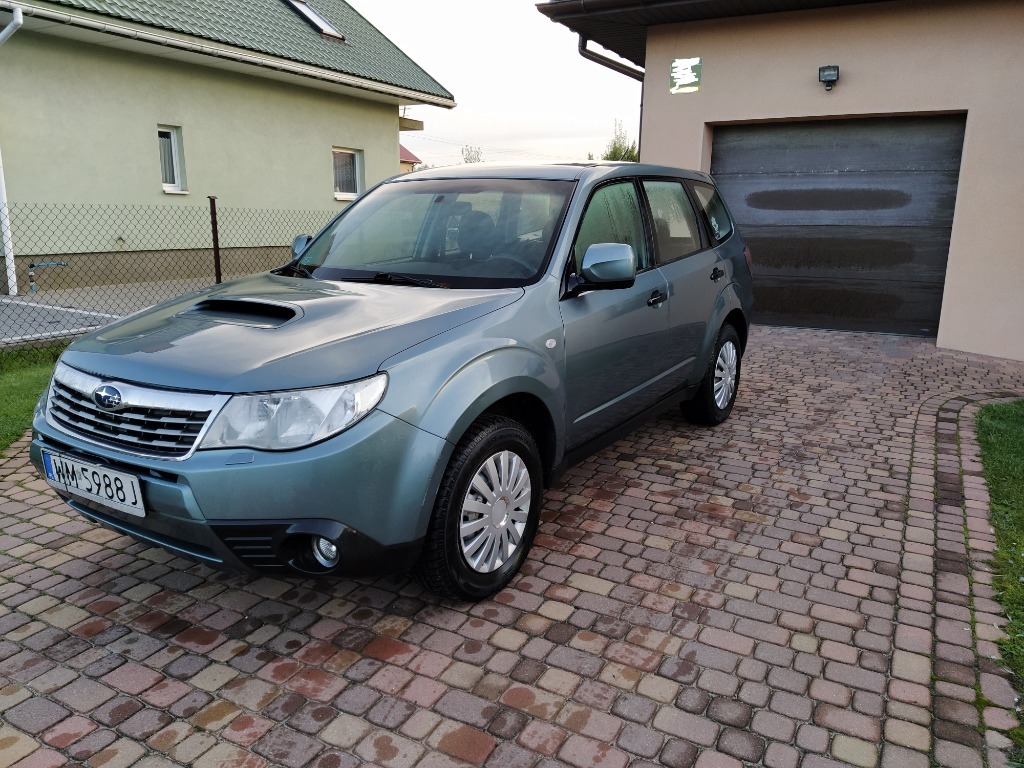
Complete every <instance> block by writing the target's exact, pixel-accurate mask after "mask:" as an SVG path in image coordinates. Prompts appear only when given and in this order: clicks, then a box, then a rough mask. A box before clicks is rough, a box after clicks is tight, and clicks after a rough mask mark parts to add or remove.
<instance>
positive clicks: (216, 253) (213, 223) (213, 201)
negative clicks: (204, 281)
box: [209, 195, 221, 283]
mask: <svg viewBox="0 0 1024 768" xmlns="http://www.w3.org/2000/svg"><path fill="white" fill-rule="evenodd" d="M209 198H210V228H211V229H212V230H213V275H214V278H215V279H216V281H217V282H218V283H220V282H221V277H220V233H219V232H218V231H217V196H216V195H210V196H209Z"/></svg>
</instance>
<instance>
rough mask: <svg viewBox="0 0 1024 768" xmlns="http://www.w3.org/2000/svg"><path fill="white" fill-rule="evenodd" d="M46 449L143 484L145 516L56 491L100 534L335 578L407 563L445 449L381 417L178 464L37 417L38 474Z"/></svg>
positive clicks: (250, 566)
mask: <svg viewBox="0 0 1024 768" xmlns="http://www.w3.org/2000/svg"><path fill="white" fill-rule="evenodd" d="M44 449H46V450H49V451H55V452H59V453H62V454H67V455H72V456H75V457H77V458H80V459H82V460H84V461H87V462H91V463H94V464H100V465H103V466H106V467H108V468H110V469H112V470H115V471H120V472H127V473H130V474H133V475H135V476H137V477H138V478H139V484H140V488H141V491H142V497H143V500H144V502H145V506H146V516H145V517H136V516H133V515H129V514H126V513H124V512H121V511H119V510H117V509H113V508H110V507H107V506H105V505H103V504H101V503H98V502H95V501H92V500H89V499H86V498H84V497H81V496H77V495H69V493H68V492H66V491H64V490H59V491H58V493H59V494H60V495H61V497H62V498H64V499H65V500H66V501H67V502H68V504H69V505H70V506H71V507H72V508H74V509H75V510H77V511H78V512H79V513H80V514H82V515H83V516H85V517H87V518H89V519H91V520H94V521H95V522H98V523H100V524H101V525H104V526H106V527H108V528H111V529H113V530H117V531H119V532H122V533H126V534H128V535H130V536H132V537H134V538H135V539H137V540H139V541H144V542H147V543H152V544H156V545H159V546H161V547H164V548H165V549H167V550H169V551H171V552H174V553H176V554H179V555H182V556H184V557H187V558H189V559H192V560H195V561H197V562H202V563H205V564H207V565H210V566H212V567H215V568H219V569H222V570H227V571H235V572H262V573H267V572H272V573H280V574H288V573H293V574H314V575H326V574H328V573H329V574H331V575H338V576H342V575H344V576H362V575H377V574H383V573H398V572H402V571H405V570H407V569H408V568H409V567H411V566H412V565H413V564H414V563H415V561H416V559H417V557H418V555H419V551H420V549H421V546H422V540H423V537H424V536H425V534H426V527H427V523H428V522H429V516H430V512H431V509H432V507H433V500H434V497H435V495H436V492H437V486H438V483H439V482H440V474H441V471H442V470H443V467H444V466H445V465H446V463H447V460H448V456H449V455H450V446H449V444H448V443H447V442H446V441H444V440H442V439H441V438H438V437H436V436H434V435H431V434H429V433H427V432H423V431H422V430H419V429H417V428H415V427H412V426H411V425H409V424H407V423H405V422H403V421H401V420H400V419H396V418H394V417H392V416H390V415H388V414H387V413H384V412H382V411H375V412H374V413H371V414H370V415H368V416H367V417H366V418H365V419H363V420H362V421H360V422H359V423H358V424H356V425H355V426H354V427H352V428H351V429H349V430H347V431H346V432H343V433H342V434H340V435H338V436H336V437H334V438H332V439H330V440H327V441H324V442H323V443H320V444H318V445H314V446H308V447H306V448H303V449H299V450H296V451H286V452H266V451H254V450H248V449H232V450H216V451H197V452H196V453H195V454H194V455H192V456H191V457H189V458H188V459H185V460H183V461H167V460H160V459H150V458H143V457H138V456H132V455H130V454H126V453H124V452H121V451H118V450H115V449H112V448H101V447H97V446H95V445H92V444H90V443H87V442H84V441H82V440H79V439H77V438H76V437H74V436H73V435H70V434H65V433H64V432H62V431H60V430H57V429H56V428H54V427H53V426H52V425H50V424H49V423H48V422H46V420H45V418H43V416H42V414H37V416H36V419H35V422H34V424H33V440H32V445H31V448H30V456H31V459H32V462H33V464H35V466H36V468H37V470H39V472H40V474H41V475H43V476H45V473H44V472H43V469H42V451H43V450H44ZM315 536H323V537H325V538H328V539H329V540H331V541H332V542H334V543H335V545H336V546H337V547H338V550H339V553H340V559H339V563H338V565H337V566H335V567H334V568H332V569H329V570H328V569H325V568H324V567H323V566H321V565H319V564H318V563H317V562H316V560H315V559H314V558H313V557H312V556H311V554H312V546H311V542H312V540H313V537H315Z"/></svg>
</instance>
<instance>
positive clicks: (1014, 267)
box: [641, 0, 1024, 360]
mask: <svg viewBox="0 0 1024 768" xmlns="http://www.w3.org/2000/svg"><path fill="white" fill-rule="evenodd" d="M1022 35H1024V3H1021V2H1018V1H1017V0H972V2H970V3H964V2H962V1H961V0H957V1H956V2H946V1H945V0H940V1H934V2H933V1H930V0H928V1H924V2H922V1H921V0H918V1H916V2H892V3H878V4H869V5H864V6H856V7H846V8H838V9H828V10H821V11H808V12H799V13H785V14H770V15H760V16H750V17H743V18H738V19H723V20H717V21H712V22H701V23H692V24H685V25H684V24H677V25H665V26H660V27H652V28H651V29H650V30H649V33H648V42H647V60H646V65H647V66H646V71H647V76H646V79H645V82H644V114H643V122H642V128H641V152H642V159H643V160H644V161H646V162H654V163H669V164H673V165H682V166H684V167H691V168H701V169H703V170H708V169H709V168H710V163H711V153H712V149H713V139H714V126H715V125H720V124H729V123H750V122H758V121H787V120H800V119H811V118H818V119H820V118H829V117H834V118H850V117H861V116H863V117H868V116H881V115H895V114H899V115H906V114H935V113H949V112H965V113H966V114H967V133H966V138H965V140H964V148H963V158H962V164H961V171H960V181H959V188H958V192H957V203H956V211H955V214H954V218H953V234H952V241H951V243H950V251H949V264H948V267H947V273H946V284H945V291H944V294H943V302H942V316H941V321H940V324H939V333H938V345H939V346H940V347H946V348H951V349H959V350H965V351H969V352H977V353H981V354H988V355H995V356H998V357H1005V358H1011V359H1015V360H1024V213H1022V203H1024V97H1022V96H1021V93H1020V88H1021V87H1022V83H1024V56H1022V55H1021V51H1022V42H1021V41H1022ZM697 56H699V57H701V58H702V60H703V73H702V75H703V76H702V82H701V89H700V91H699V92H697V93H690V94H676V95H673V94H670V93H669V71H670V67H671V62H672V61H673V60H674V59H676V58H690V57H697ZM826 64H837V65H839V67H840V80H839V83H838V84H837V85H836V87H835V88H834V89H833V90H832V91H831V92H826V91H825V89H824V87H823V86H822V85H821V84H820V83H818V67H819V66H823V65H826ZM754 259H755V263H756V260H757V254H756V253H755V254H754Z"/></svg>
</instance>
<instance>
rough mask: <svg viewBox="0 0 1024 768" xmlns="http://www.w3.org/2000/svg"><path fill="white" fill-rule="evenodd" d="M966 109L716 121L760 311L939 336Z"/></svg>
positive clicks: (723, 184) (807, 321)
mask: <svg viewBox="0 0 1024 768" xmlns="http://www.w3.org/2000/svg"><path fill="white" fill-rule="evenodd" d="M965 123H966V116H965V115H963V114H955V115H941V116H926V117H920V116H914V117H883V118H864V119H845V120H813V121H801V122H787V123H759V124H751V125H725V126H721V125H720V126H716V127H715V128H714V136H713V144H712V153H711V173H712V175H714V176H715V178H716V180H717V182H718V185H719V187H720V189H721V190H722V194H723V195H724V196H725V199H726V201H727V202H728V203H729V206H730V208H731V209H732V212H733V215H734V216H735V217H736V219H737V221H738V222H739V225H740V228H741V231H742V232H743V235H744V239H745V240H746V241H747V243H748V244H749V245H750V248H751V251H752V252H753V254H754V263H755V278H756V281H755V299H756V301H757V309H756V313H757V321H758V322H760V323H765V324H769V325H792V326H804V327H813V328H831V329H842V330H856V331H877V332H888V333H903V334H913V335H921V336H935V335H936V334H937V333H938V327H939V315H940V313H941V309H942V292H943V285H944V282H945V278H946V262H947V259H948V255H949V244H950V235H951V232H952V225H953V210H954V206H955V203H956V193H957V180H958V177H959V173H960V158H961V153H962V150H963V143H964V129H965Z"/></svg>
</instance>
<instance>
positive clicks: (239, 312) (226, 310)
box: [178, 299, 302, 329]
mask: <svg viewBox="0 0 1024 768" xmlns="http://www.w3.org/2000/svg"><path fill="white" fill-rule="evenodd" d="M178 317H183V318H184V317H198V318H202V319H203V320H212V321H214V322H219V323H228V324H231V325H247V326H249V327H251V328H268V329H269V328H280V327H281V326H282V325H286V324H287V323H290V322H292V321H293V320H297V319H298V318H300V317H302V309H301V308H299V307H297V306H295V305H293V304H284V303H278V302H272V301H260V300H258V299H205V300H204V301H200V302H199V303H198V304H193V305H192V306H191V307H189V308H188V309H186V310H185V311H184V312H179V313H178Z"/></svg>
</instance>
